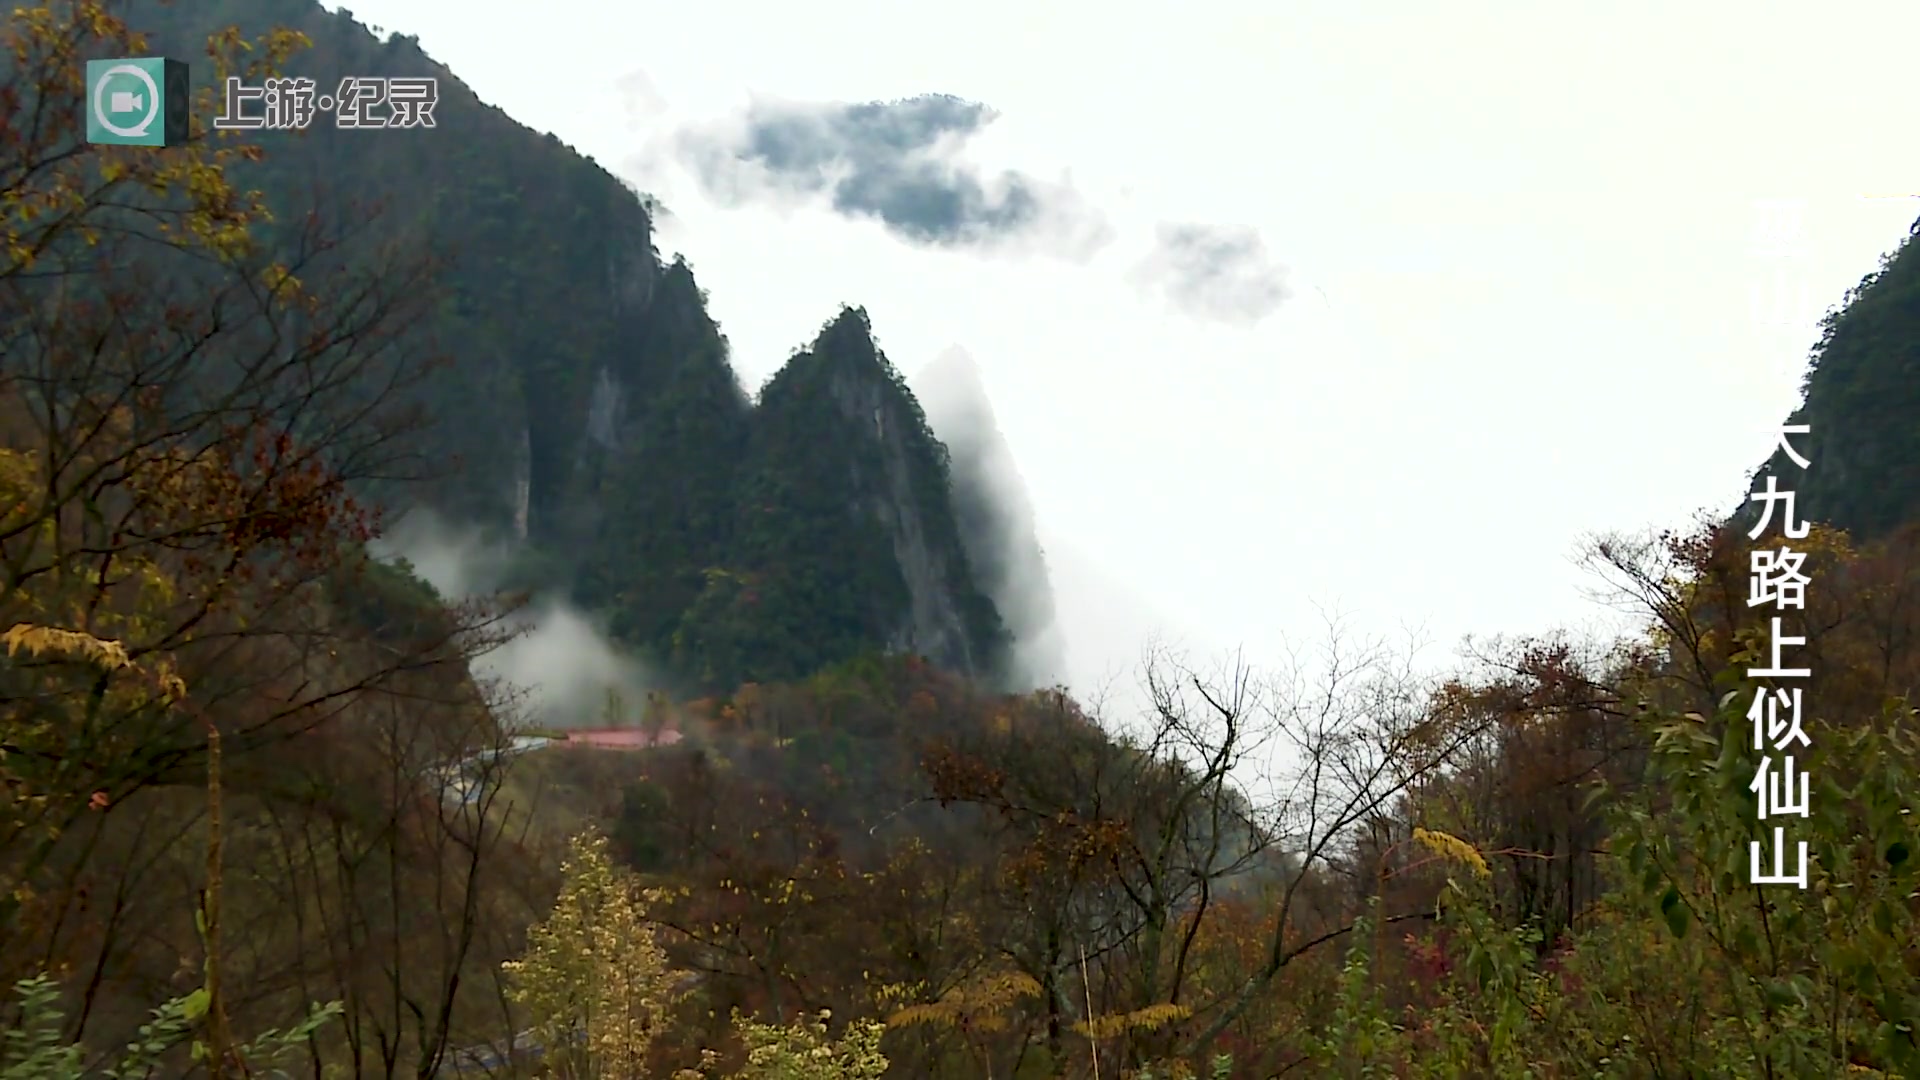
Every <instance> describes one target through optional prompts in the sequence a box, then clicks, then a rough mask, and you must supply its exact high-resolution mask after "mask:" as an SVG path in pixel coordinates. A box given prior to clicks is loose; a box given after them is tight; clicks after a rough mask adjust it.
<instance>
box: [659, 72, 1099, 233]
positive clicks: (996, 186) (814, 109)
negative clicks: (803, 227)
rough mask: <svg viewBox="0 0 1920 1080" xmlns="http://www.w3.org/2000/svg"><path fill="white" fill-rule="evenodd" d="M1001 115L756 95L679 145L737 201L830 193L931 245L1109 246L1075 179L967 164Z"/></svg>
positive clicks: (953, 105)
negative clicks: (970, 148)
mask: <svg viewBox="0 0 1920 1080" xmlns="http://www.w3.org/2000/svg"><path fill="white" fill-rule="evenodd" d="M998 115H999V114H998V113H996V112H994V111H993V110H992V109H990V108H988V107H987V106H985V105H982V104H980V103H978V102H972V101H966V100H964V99H961V98H957V97H952V96H949V95H945V94H925V95H921V96H919V97H913V98H907V99H905V100H901V101H891V102H865V103H859V104H849V103H845V102H790V101H775V100H771V99H757V100H755V101H754V102H753V103H752V104H750V105H749V106H748V107H747V108H746V109H745V110H744V111H743V112H741V113H739V114H737V115H734V116H730V117H727V118H724V119H722V120H719V121H715V122H711V123H708V124H703V125H698V126H694V127H689V128H685V129H682V130H681V132H680V133H679V135H678V138H677V140H676V143H677V146H676V149H677V151H678V154H679V156H680V158H681V160H682V161H683V162H684V163H685V164H686V165H688V166H689V167H690V168H691V170H692V171H693V173H694V175H695V177H696V178H697V179H698V180H699V181H700V183H701V184H702V186H704V187H705V188H706V189H707V191H708V192H709V193H710V194H712V195H714V196H715V197H716V198H719V199H722V200H724V201H729V202H732V203H735V204H738V203H744V202H749V201H765V200H769V199H777V198H781V197H787V198H791V197H794V196H799V197H803V198H805V197H811V196H820V195H824V196H826V197H827V200H828V203H829V205H830V206H831V207H832V208H833V210H834V211H835V212H837V213H839V214H841V215H843V216H846V217H850V218H866V219H871V220H876V221H878V222H880V223H881V224H882V225H883V226H884V227H885V228H886V229H887V230H888V231H890V232H892V233H893V234H894V235H896V236H898V237H900V238H901V239H903V240H906V241H908V242H910V243H915V244H920V245H925V246H931V247H946V248H1009V247H1010V248H1016V249H1035V248H1037V249H1039V250H1045V251H1048V252H1050V253H1052V254H1058V255H1064V256H1068V257H1073V258H1084V257H1086V256H1087V255H1090V254H1091V253H1092V252H1094V251H1095V250H1098V249H1099V248H1100V247H1103V246H1104V245H1105V244H1106V243H1107V242H1108V241H1109V240H1110V239H1111V238H1112V230H1111V228H1110V227H1109V226H1108V224H1107V222H1106V220H1105V218H1104V216H1103V215H1102V214H1100V212H1099V211H1098V210H1097V209H1095V208H1094V207H1092V206H1090V205H1089V204H1088V203H1087V201H1086V199H1085V198H1084V197H1083V196H1082V195H1081V194H1080V192H1078V191H1077V190H1076V189H1075V188H1074V187H1073V186H1072V185H1071V184H1070V183H1068V182H1066V181H1064V180H1060V181H1054V180H1046V179H1043V178H1040V177H1036V176H1033V175H1030V174H1028V173H1024V172H1021V171H1018V170H1012V169H1002V170H989V169H985V168H982V167H980V166H979V165H977V164H974V163H971V162H969V161H967V160H966V159H965V157H964V154H963V151H964V150H965V148H966V144H967V143H968V141H969V140H971V139H972V138H973V137H974V136H976V135H978V134H979V133H980V132H981V131H982V130H984V129H985V128H986V127H987V126H988V125H989V124H991V123H993V121H994V120H995V119H996V118H997V117H998Z"/></svg>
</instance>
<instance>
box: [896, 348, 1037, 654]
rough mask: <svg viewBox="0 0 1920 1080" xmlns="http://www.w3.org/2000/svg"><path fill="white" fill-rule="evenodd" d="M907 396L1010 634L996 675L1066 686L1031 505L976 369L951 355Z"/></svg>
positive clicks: (961, 354)
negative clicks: (935, 440) (947, 462)
mask: <svg viewBox="0 0 1920 1080" xmlns="http://www.w3.org/2000/svg"><path fill="white" fill-rule="evenodd" d="M913 390H914V393H915V395H916V396H917V397H918V398H919V399H920V403H921V406H922V408H924V409H925V410H926V414H927V423H928V425H929V426H930V427H932V428H933V431H934V434H935V435H937V436H939V438H940V441H941V442H942V443H944V444H946V447H947V451H948V453H949V454H950V455H951V460H952V465H951V468H952V484H953V503H954V514H955V517H956V518H957V519H958V525H959V527H960V539H961V543H962V544H964V545H965V547H966V551H967V559H968V562H969V563H971V569H972V570H973V572H974V574H975V575H976V579H977V580H978V581H979V583H980V586H981V588H982V589H983V590H984V591H985V592H986V594H987V595H988V596H989V597H990V598H991V599H992V600H993V603H994V606H995V607H997V608H998V609H999V610H1000V617H1001V619H1002V620H1003V621H1004V622H1005V623H1006V626H1007V629H1008V630H1010V631H1012V633H1013V637H1014V649H1013V656H1012V657H1010V658H1009V659H1010V663H1009V665H1008V670H1006V671H1003V672H1001V673H999V674H1000V675H1001V677H1002V679H1003V680H1004V681H1005V682H1007V683H1008V684H1009V687H1008V688H1009V689H1014V690H1031V689H1034V688H1037V687H1043V686H1053V685H1056V684H1058V683H1061V682H1064V681H1065V680H1066V678H1067V653H1066V649H1067V643H1066V640H1065V638H1064V637H1063V636H1062V628H1061V626H1060V625H1059V623H1058V621H1057V620H1056V618H1055V612H1054V605H1053V584H1052V582H1051V580H1050V579H1049V575H1048V571H1047V556H1046V553H1045V552H1044V551H1043V550H1042V549H1041V547H1040V540H1039V534H1038V532H1037V531H1036V528H1035V522H1034V512H1033V503H1032V500H1031V498H1030V497H1029V496H1028V493H1027V486H1026V482H1025V480H1023V479H1022V478H1021V476H1020V468H1019V466H1018V465H1017V464H1016V463H1015V461H1014V458H1013V451H1012V450H1011V449H1010V448H1009V447H1008V446H1007V441H1006V437H1005V436H1004V435H1003V434H1002V433H1001V431H1000V426H999V423H998V422H997V421H996V420H995V419H994V415H993V405H992V403H991V402H990V401H989V400H988V398H987V392H986V388H985V385H984V384H983V382H982V379H981V375H980V369H979V366H978V365H977V364H976V363H975V362H974V360H973V358H972V357H971V356H969V355H968V354H967V353H966V352H965V350H962V349H958V348H955V349H950V350H948V351H947V352H946V353H944V354H942V355H941V356H940V358H939V359H937V360H935V361H934V362H933V363H931V364H929V365H927V366H926V367H925V368H922V369H921V370H920V372H919V373H918V374H917V375H915V376H914V379H913Z"/></svg>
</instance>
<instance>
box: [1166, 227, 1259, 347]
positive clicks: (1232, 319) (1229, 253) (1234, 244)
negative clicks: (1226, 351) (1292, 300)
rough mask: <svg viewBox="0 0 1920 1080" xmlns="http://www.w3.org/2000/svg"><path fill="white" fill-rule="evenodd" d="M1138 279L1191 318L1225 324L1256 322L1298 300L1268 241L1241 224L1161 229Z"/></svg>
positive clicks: (1249, 323)
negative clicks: (1290, 301) (1271, 253)
mask: <svg viewBox="0 0 1920 1080" xmlns="http://www.w3.org/2000/svg"><path fill="white" fill-rule="evenodd" d="M1133 276H1134V282H1135V284H1137V285H1140V286H1142V287H1144V288H1149V289H1153V290H1155V291H1158V292H1160V293H1161V294H1162V295H1164V296H1165V297H1166V298H1167V300H1168V301H1169V302H1170V303H1172V304H1173V305H1174V306H1175V307H1177V308H1179V309H1180V310H1182V311H1184V312H1186V313H1187V314H1189V315H1192V316H1195V317H1196V318H1201V319H1210V320H1213V321H1216V322H1224V323H1237V324H1241V325H1252V324H1254V323H1257V322H1259V321H1260V320H1262V319H1264V318H1266V317H1267V316H1269V315H1272V314H1273V313H1274V312H1276V311H1278V310H1280V305H1282V304H1284V303H1286V301H1287V299H1288V298H1289V297H1291V296H1292V295H1293V291H1292V290H1291V289H1290V288H1288V286H1287V272H1286V268H1285V267H1283V266H1280V265H1279V264H1277V263H1275V262H1274V261H1273V259H1272V258H1271V257H1270V256H1269V255H1268V253H1267V245H1266V241H1264V240H1262V239H1261V238H1260V234H1259V232H1258V231H1256V230H1254V229H1251V228H1248V227H1246V226H1240V225H1193V224H1168V225H1161V226H1160V227H1159V229H1158V235H1157V237H1156V239H1155V243H1154V248H1153V253H1152V254H1150V255H1148V256H1147V258H1146V259H1145V261H1143V262H1142V263H1141V264H1140V265H1139V266H1138V267H1136V268H1135V270H1134V275H1133Z"/></svg>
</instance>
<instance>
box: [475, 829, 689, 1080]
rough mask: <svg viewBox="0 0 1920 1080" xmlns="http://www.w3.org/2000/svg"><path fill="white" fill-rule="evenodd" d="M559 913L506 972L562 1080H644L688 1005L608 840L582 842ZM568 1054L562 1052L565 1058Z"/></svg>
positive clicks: (530, 935)
mask: <svg viewBox="0 0 1920 1080" xmlns="http://www.w3.org/2000/svg"><path fill="white" fill-rule="evenodd" d="M562 872H563V873H564V875H565V884H564V886H563V887H562V888H561V890H560V896H559V898H558V899H556V900H555V901H554V905H553V911H552V913H551V914H550V915H548V917H547V918H546V919H545V920H544V921H542V922H540V923H537V924H535V925H534V926H533V927H532V928H531V929H530V930H528V932H527V951H526V954H525V956H523V957H522V958H521V959H519V960H515V961H509V962H508V963H507V964H505V965H504V967H505V970H506V973H507V976H508V979H509V982H510V984H511V989H510V991H509V997H510V999H511V1000H512V1001H514V1002H515V1003H516V1004H518V1005H521V1006H523V1007H524V1008H526V1010H527V1011H528V1013H529V1014H530V1017H529V1018H530V1019H531V1020H532V1022H533V1026H534V1028H535V1030H537V1031H539V1032H540V1033H541V1040H540V1041H541V1043H542V1044H543V1045H544V1046H546V1047H548V1048H549V1049H548V1056H547V1061H548V1063H549V1065H550V1067H551V1069H552V1071H553V1075H555V1076H556V1077H565V1078H568V1080H589V1078H595V1077H600V1076H640V1075H644V1070H645V1067H646V1058H647V1051H648V1049H649V1048H650V1047H651V1046H652V1044H653V1039H654V1036H655V1035H657V1034H658V1033H659V1031H660V1029H661V1027H662V1025H664V1024H665V1023H666V1021H667V1019H668V1011H669V1010H670V1009H671V1007H672V1005H673V1004H674V1002H675V1001H677V1000H679V998H680V997H681V996H682V995H681V991H680V990H679V989H678V988H677V986H676V984H677V983H678V982H679V981H680V980H679V973H677V972H675V971H673V970H672V969H671V968H670V967H669V966H668V964H667V955H666V952H665V950H663V949H662V948H661V947H660V945H659V942H658V941H656V940H655V938H654V929H653V924H652V923H651V922H650V921H649V920H648V919H647V916H646V905H647V902H648V900H649V899H651V898H652V897H651V896H649V895H647V894H644V893H643V892H642V891H641V889H640V887H639V884H638V883H637V881H636V880H635V879H634V878H633V877H632V875H631V874H628V873H626V872H624V871H621V870H618V869H616V868H615V867H614V865H613V863H612V860H611V859H610V858H609V857H608V855H607V840H606V837H604V836H600V835H598V834H596V833H593V832H591V831H589V832H587V833H585V834H583V835H580V836H577V837H575V838H574V839H573V841H572V843H571V845H570V848H569V853H568V857H567V859H566V861H565V862H564V863H563V864H562ZM556 1048H563V1049H556Z"/></svg>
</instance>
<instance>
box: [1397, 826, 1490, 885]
mask: <svg viewBox="0 0 1920 1080" xmlns="http://www.w3.org/2000/svg"><path fill="white" fill-rule="evenodd" d="M1413 839H1414V841H1415V842H1416V843H1418V844H1420V845H1421V846H1422V847H1425V848H1426V849H1427V850H1429V851H1431V852H1433V853H1434V854H1435V855H1439V856H1441V857H1443V858H1447V859H1452V860H1454V861H1456V862H1463V863H1466V864H1467V865H1468V866H1470V867H1472V868H1473V872H1474V874H1475V875H1476V876H1478V877H1483V878H1484V877H1491V876H1492V875H1493V871H1492V870H1490V869H1488V867H1487V860H1486V859H1485V858H1484V857H1483V856H1481V854H1480V851H1479V849H1477V848H1475V847H1474V846H1473V845H1472V844H1469V843H1467V842H1466V841H1465V840H1462V839H1460V838H1459V837H1457V836H1455V835H1453V834H1452V833H1445V832H1435V831H1433V830H1430V829H1421V828H1416V829H1414V830H1413Z"/></svg>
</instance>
